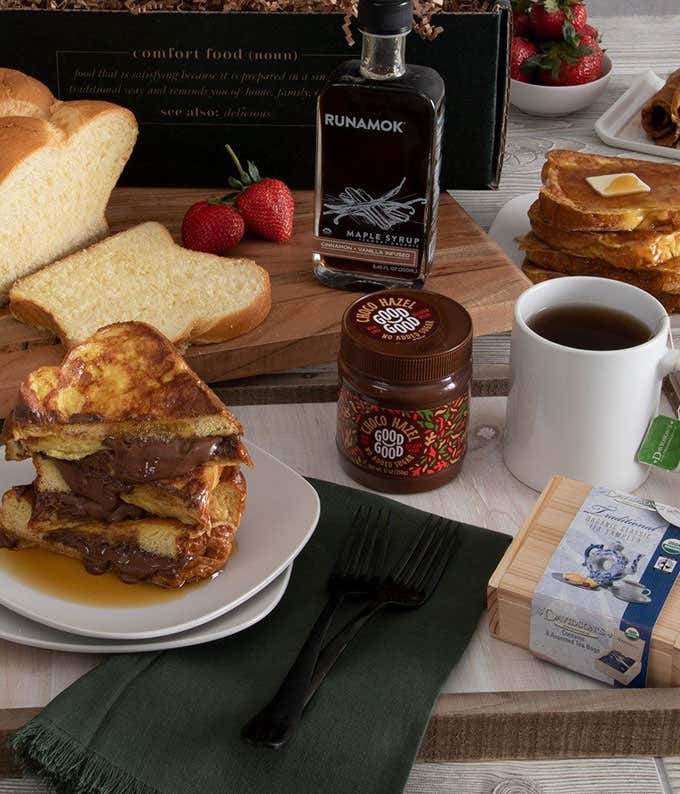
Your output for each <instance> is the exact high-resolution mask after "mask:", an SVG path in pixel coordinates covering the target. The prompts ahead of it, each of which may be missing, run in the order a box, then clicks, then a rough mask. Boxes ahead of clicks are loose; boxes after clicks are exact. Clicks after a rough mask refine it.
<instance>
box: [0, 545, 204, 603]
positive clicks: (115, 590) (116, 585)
mask: <svg viewBox="0 0 680 794" xmlns="http://www.w3.org/2000/svg"><path fill="white" fill-rule="evenodd" d="M0 568H1V569H2V570H3V571H5V572H6V573H8V574H9V575H10V576H12V577H13V578H14V579H17V580H19V581H21V582H22V583H23V584H25V585H28V586H29V587H33V588H34V589H35V590H40V591H41V592H43V593H47V594H48V595H51V596H54V597H55V598H61V599H62V600H64V601H73V602H75V603H77V604H83V605H85V606H97V607H112V608H120V607H123V608H125V607H130V608H134V607H147V606H153V605H155V604H163V603H165V602H167V601H174V600H176V599H178V598H182V597H183V596H185V595H187V594H188V593H189V592H191V591H192V590H193V589H194V588H196V587H204V586H205V585H206V584H207V583H208V582H209V581H210V580H209V579H208V580H206V581H203V582H197V583H196V584H190V585H185V586H184V587H181V588H178V589H176V590H167V589H165V588H163V587H157V586H156V585H153V584H145V583H139V584H125V582H121V581H120V579H118V577H116V576H114V574H112V573H105V574H101V575H98V576H95V575H93V574H90V573H88V572H87V571H86V570H85V568H84V567H83V564H82V562H80V560H76V559H73V558H72V557H64V556H62V555H60V554H54V553H53V552H50V551H45V550H44V549H22V550H21V551H11V550H9V549H0Z"/></svg>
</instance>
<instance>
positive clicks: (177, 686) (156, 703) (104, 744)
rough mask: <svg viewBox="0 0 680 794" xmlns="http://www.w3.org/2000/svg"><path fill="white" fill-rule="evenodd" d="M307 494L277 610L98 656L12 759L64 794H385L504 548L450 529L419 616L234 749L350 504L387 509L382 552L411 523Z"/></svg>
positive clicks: (299, 626) (408, 756)
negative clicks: (139, 649)
mask: <svg viewBox="0 0 680 794" xmlns="http://www.w3.org/2000/svg"><path fill="white" fill-rule="evenodd" d="M311 483H312V485H313V486H314V487H315V488H316V490H317V491H318V493H319V497H320V499H321V520H320V522H319V526H318V528H317V530H316V532H315V533H314V535H313V536H312V538H311V540H310V541H309V543H308V544H307V546H306V547H305V549H304V551H303V552H302V553H301V554H300V556H299V557H298V559H297V560H296V562H295V565H294V568H293V574H292V577H291V580H290V584H289V586H288V590H287V591H286V593H285V595H284V597H283V599H282V601H281V603H280V604H279V606H278V607H277V608H276V609H275V610H274V611H273V612H272V613H271V614H270V615H269V616H268V617H267V618H265V619H264V620H263V621H261V622H260V623H258V624H257V625H256V626H254V627H252V628H250V629H248V630H247V631H244V632H242V633H240V634H238V635H235V636H233V637H226V638H225V639H224V640H219V641H217V642H213V643H211V644H208V645H201V646H196V647H192V648H185V649H180V650H174V651H165V652H158V653H141V654H124V655H120V656H114V657H111V658H109V659H108V660H107V661H105V662H104V663H103V664H101V665H100V666H99V667H98V668H97V669H95V670H93V671H92V672H91V673H88V674H87V675H86V676H84V677H83V678H81V679H80V680H79V681H77V682H76V683H75V684H73V686H71V687H70V688H69V689H67V690H66V691H65V692H63V693H62V694H61V695H59V696H58V697H57V698H56V699H55V700H53V701H52V703H50V704H49V705H48V706H47V707H46V708H45V709H44V710H43V711H42V713H41V714H40V715H39V716H37V717H36V718H35V719H33V720H31V722H29V723H28V724H27V725H26V726H25V727H24V728H23V729H22V730H21V731H20V732H19V734H17V735H16V737H15V748H16V749H17V750H18V751H19V753H20V755H21V756H22V757H23V758H24V759H25V760H26V761H27V762H28V763H29V765H37V768H38V769H39V771H40V772H41V773H43V774H44V775H45V776H47V777H48V778H49V779H50V780H51V781H52V782H53V783H54V784H55V786H56V787H57V788H58V789H60V790H63V791H68V792H74V793H76V792H88V793H89V792H98V794H114V792H115V794H148V793H149V792H163V794H194V792H196V794H217V793H218V792H219V794H225V792H226V793H227V794H350V793H352V794H353V793H354V792H361V793H362V794H363V792H367V793H368V792H371V793H373V792H375V793H376V794H397V793H398V792H401V791H402V789H403V787H404V784H405V781H406V778H407V776H408V773H409V770H410V769H411V766H412V764H413V760H414V758H415V755H416V752H417V750H418V746H419V743H420V741H421V739H422V735H423V732H424V730H425V727H426V725H427V721H428V717H429V714H430V710H431V708H432V706H433V704H434V701H435V699H436V697H437V693H438V692H439V690H440V688H441V686H442V684H443V683H444V680H445V679H446V677H447V675H448V674H449V672H450V671H451V669H452V668H453V666H454V665H455V664H456V662H457V661H458V659H459V658H460V656H461V654H462V652H463V649H464V648H465V646H466V645H467V643H468V641H469V639H470V636H471V635H472V633H473V631H474V629H475V626H476V625H477V622H478V620H479V617H480V613H481V611H482V609H483V607H484V603H485V595H486V583H487V581H488V579H489V577H490V575H491V573H492V571H493V570H494V568H495V566H496V564H497V563H498V561H499V559H500V558H501V556H502V554H503V552H504V551H505V549H506V547H507V546H508V543H509V542H510V538H509V536H507V535H502V534H498V533H496V532H490V531H488V530H485V529H480V528H478V527H473V526H468V525H462V526H461V528H460V530H459V543H458V547H457V551H456V553H455V556H454V558H453V560H452V563H451V565H450V566H449V568H448V570H447V572H446V574H445V575H444V577H443V579H442V581H441V583H440V585H439V588H438V589H437V591H436V592H435V594H434V595H433V596H432V598H431V599H430V600H429V601H428V602H427V603H426V604H425V606H423V607H421V608H420V609H417V610H413V611H409V612H405V611H393V612H383V613H382V614H380V615H379V616H378V617H376V618H375V619H374V620H373V621H372V623H370V624H369V625H368V626H366V627H365V628H364V630H363V631H362V632H361V634H359V636H358V637H357V638H356V639H355V640H354V642H353V643H352V644H351V645H350V646H349V648H348V649H347V651H345V654H344V655H343V657H342V658H341V659H340V660H339V662H338V664H337V665H336V667H335V669H334V670H333V671H332V672H331V674H330V675H329V677H328V679H327V680H326V682H325V683H324V685H323V686H322V688H321V689H320V690H319V692H318V693H317V695H316V697H315V699H314V700H313V701H312V703H311V704H310V706H309V708H308V709H307V712H306V714H305V718H304V720H303V722H302V725H301V726H300V730H299V731H298V733H297V735H296V736H295V737H294V739H293V740H292V741H291V743H290V744H289V745H288V746H287V747H285V748H284V749H283V750H279V751H273V750H270V749H262V748H254V747H250V746H248V745H246V744H244V743H243V742H241V740H240V738H239V732H240V729H241V726H242V725H243V724H244V723H245V722H246V721H247V720H248V719H249V718H250V717H251V716H252V715H253V714H254V713H255V712H256V711H258V710H259V709H260V707H261V706H263V705H264V703H265V702H266V701H267V700H268V699H269V698H270V697H271V696H272V695H273V693H274V692H275V691H276V689H277V687H278V685H279V683H280V682H281V680H282V678H283V676H284V675H285V673H286V671H287V670H288V667H289V666H290V664H291V663H292V662H293V659H294V658H295V656H296V655H297V653H298V650H299V648H300V646H301V644H302V643H303V641H304V640H305V638H306V636H307V634H308V632H309V630H310V628H311V626H312V624H313V622H314V620H315V618H316V616H317V614H318V612H319V611H320V609H321V608H322V606H323V604H324V602H325V599H326V582H327V579H328V576H329V573H330V571H331V569H332V567H333V563H334V561H335V559H336V557H337V555H338V552H339V549H340V547H341V545H342V543H343V540H344V538H345V537H346V534H347V532H348V527H349V524H350V521H351V518H352V516H353V514H354V512H355V510H356V509H357V507H358V506H359V505H360V504H370V505H374V506H378V507H379V506H384V505H386V504H387V505H389V509H390V511H391V513H392V518H393V521H392V527H393V533H394V534H393V536H394V543H393V547H394V548H393V556H394V557H396V556H398V555H399V554H400V553H401V552H402V551H403V549H404V547H405V545H406V544H407V542H408V540H409V539H410V538H411V537H412V536H413V534H414V533H415V532H416V531H417V530H418V528H419V527H421V526H422V524H423V522H424V520H425V518H426V516H427V514H426V513H423V512H421V511H418V510H414V509H412V508H409V507H404V506H403V505H400V504H398V503H396V502H394V501H391V500H385V499H383V498H382V497H379V496H374V495H372V494H367V493H364V492H361V491H356V490H354V489H351V488H345V487H342V486H338V485H332V484H330V483H327V482H323V481H319V480H311ZM271 531H272V532H276V527H275V526H273V527H272V530H271ZM225 575H227V576H228V575H229V573H228V571H227V573H226V574H225ZM356 608H357V606H354V607H351V608H350V610H351V609H356ZM349 614H351V611H349V612H348V613H347V614H343V615H341V618H343V619H344V618H345V617H347V616H348V615H349Z"/></svg>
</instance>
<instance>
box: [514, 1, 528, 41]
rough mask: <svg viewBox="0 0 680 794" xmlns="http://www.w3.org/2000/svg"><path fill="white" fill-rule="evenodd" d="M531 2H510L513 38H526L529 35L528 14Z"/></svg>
mask: <svg viewBox="0 0 680 794" xmlns="http://www.w3.org/2000/svg"><path fill="white" fill-rule="evenodd" d="M530 8H531V0H512V24H513V31H514V35H515V36H522V38H526V37H527V36H528V35H529V14H528V13H527V12H528V11H529V9H530Z"/></svg>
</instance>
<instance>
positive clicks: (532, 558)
mask: <svg viewBox="0 0 680 794" xmlns="http://www.w3.org/2000/svg"><path fill="white" fill-rule="evenodd" d="M590 490H591V486H590V485H586V484H585V483H582V482H577V481H576V480H569V479H567V478H566V477H560V476H555V477H553V478H552V480H551V481H550V482H549V483H548V485H547V486H546V488H545V490H544V491H543V493H542V494H541V496H540V498H539V500H538V502H537V503H536V506H535V507H534V509H533V511H532V513H531V515H530V516H529V518H528V519H527V522H526V523H525V524H524V526H523V527H522V529H520V531H519V532H518V533H517V535H516V536H515V539H514V540H513V542H512V543H511V544H510V546H509V547H508V550H507V551H506V553H505V555H504V556H503V559H502V560H501V562H500V563H499V565H498V567H497V568H496V570H495V571H494V574H493V576H492V577H491V579H490V581H489V586H488V596H487V602H488V607H489V629H490V631H491V633H492V634H493V635H494V636H495V637H498V638H499V639H501V640H505V641H506V642H511V643H513V645H519V646H520V647H522V648H529V634H530V624H531V599H532V598H533V595H534V591H535V589H536V587H537V586H538V583H539V581H540V579H541V577H542V576H543V573H544V571H545V569H546V567H547V566H548V563H549V562H550V558H551V557H552V555H553V552H554V551H555V549H556V548H557V546H558V545H559V543H560V541H561V540H562V537H563V536H564V534H565V532H566V531H567V529H568V528H569V526H570V525H571V522H572V521H573V519H574V516H575V515H576V513H577V512H578V510H579V508H580V507H581V505H582V504H583V502H584V501H585V499H586V497H587V496H588V494H589V493H590ZM679 648H680V587H679V586H678V583H677V582H676V585H675V587H674V588H673V589H672V590H671V593H670V595H669V596H668V598H667V599H666V603H665V604H664V606H663V609H662V610H661V613H660V614H659V617H658V618H657V621H656V623H655V624H654V630H653V632H652V639H651V645H650V653H649V663H648V669H647V686H649V687H672V686H679V685H680V650H678V649H679Z"/></svg>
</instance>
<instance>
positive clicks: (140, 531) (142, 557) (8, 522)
mask: <svg viewBox="0 0 680 794" xmlns="http://www.w3.org/2000/svg"><path fill="white" fill-rule="evenodd" d="M34 500H35V493H34V490H33V487H32V486H30V485H28V486H20V487H15V488H12V489H10V490H9V491H7V493H5V495H4V496H3V497H2V503H1V504H0V545H2V546H5V547H8V548H12V549H17V550H19V551H20V550H21V549H22V548H28V547H31V546H39V547H41V548H45V549H47V550H48V551H52V552H54V553H56V554H63V555H66V556H68V557H75V558H77V559H81V560H82V561H83V563H84V565H85V567H86V569H87V570H88V571H89V572H90V573H104V572H105V571H106V570H110V571H111V572H112V573H114V574H116V576H118V577H119V578H120V579H122V580H123V581H125V582H139V581H148V582H152V583H153V584H156V585H160V586H162V587H181V586H182V585H184V584H186V583H188V582H192V581H196V580H198V579H205V578H207V577H209V576H212V575H213V574H214V573H216V572H217V571H219V570H220V569H221V568H222V567H224V565H225V563H226V562H227V560H228V559H229V557H230V556H231V553H232V551H233V548H234V535H235V533H236V528H237V527H236V525H233V524H221V525H218V524H214V525H212V526H211V527H210V528H209V529H208V530H205V531H201V532H196V531H192V529H191V528H190V527H188V526H187V525H186V524H183V523H182V522H181V521H177V520H175V519H171V518H157V517H149V518H143V519H140V520H137V521H119V522H116V523H109V524H105V523H101V522H97V521H81V522H72V523H69V522H65V521H63V520H61V519H59V518H55V519H53V520H51V521H49V520H45V521H34V520H33V507H34Z"/></svg>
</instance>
